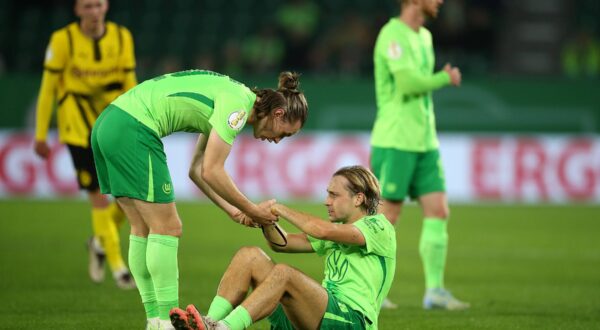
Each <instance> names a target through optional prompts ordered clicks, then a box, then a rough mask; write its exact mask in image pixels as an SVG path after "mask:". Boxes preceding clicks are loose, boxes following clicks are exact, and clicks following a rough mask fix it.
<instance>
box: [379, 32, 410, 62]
mask: <svg viewBox="0 0 600 330" xmlns="http://www.w3.org/2000/svg"><path fill="white" fill-rule="evenodd" d="M388 31H389V30H388ZM388 31H385V32H384V33H383V34H382V36H381V40H380V43H379V49H378V50H377V51H378V52H379V56H381V57H382V58H384V59H385V62H386V64H387V66H388V68H389V70H390V72H395V71H399V70H402V69H406V68H411V67H412V65H413V62H412V60H411V58H410V57H411V56H412V54H410V47H409V44H408V42H407V40H406V39H405V38H402V36H401V35H395V34H392V33H390V32H388Z"/></svg>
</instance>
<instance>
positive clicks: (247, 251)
mask: <svg viewBox="0 0 600 330" xmlns="http://www.w3.org/2000/svg"><path fill="white" fill-rule="evenodd" d="M234 259H236V260H237V261H238V262H240V261H241V262H245V263H256V261H258V260H266V261H270V260H271V258H269V256H267V254H266V253H265V251H263V250H262V249H261V248H259V247H258V246H244V247H242V248H240V249H239V250H238V251H237V253H236V254H235V256H234Z"/></svg>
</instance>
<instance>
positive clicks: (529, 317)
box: [0, 201, 600, 330]
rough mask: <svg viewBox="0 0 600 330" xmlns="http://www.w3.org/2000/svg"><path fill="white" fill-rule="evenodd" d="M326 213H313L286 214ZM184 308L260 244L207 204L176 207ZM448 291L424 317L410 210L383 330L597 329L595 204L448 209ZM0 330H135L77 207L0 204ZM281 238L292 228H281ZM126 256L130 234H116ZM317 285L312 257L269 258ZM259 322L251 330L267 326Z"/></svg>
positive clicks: (133, 302) (128, 303) (400, 229)
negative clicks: (447, 304) (94, 265)
mask: <svg viewBox="0 0 600 330" xmlns="http://www.w3.org/2000/svg"><path fill="white" fill-rule="evenodd" d="M292 206H295V207H298V208H300V209H302V210H304V211H306V212H309V213H313V214H315V215H319V216H324V215H325V212H324V207H322V206H319V205H308V204H302V205H292ZM178 209H179V213H180V216H181V218H182V219H183V222H184V235H183V237H182V240H181V241H180V249H179V268H180V303H181V305H182V306H185V305H186V304H188V303H195V304H196V305H197V306H198V307H199V308H200V309H201V311H206V309H207V308H208V305H209V303H210V301H211V300H212V297H213V296H214V294H215V292H216V288H217V285H218V283H219V280H220V276H221V274H222V272H223V271H224V270H225V268H226V266H227V264H228V263H229V260H230V258H231V257H232V256H233V254H234V253H235V251H236V250H237V249H238V248H239V247H241V246H244V245H258V246H260V247H262V248H263V249H265V250H267V251H268V247H267V245H266V244H265V243H264V241H263V239H262V235H261V234H260V231H259V230H257V229H249V228H244V227H242V226H239V225H236V224H234V223H233V222H231V221H229V220H228V219H227V218H226V217H225V215H224V214H223V213H222V212H221V211H220V210H218V209H217V207H216V206H213V205H210V204H185V203H180V204H179V205H178ZM452 212H453V213H452V219H451V222H450V227H449V232H450V245H449V246H450V249H449V255H448V265H447V272H446V286H447V287H448V288H449V289H451V290H452V292H453V293H454V294H455V295H456V296H457V297H459V298H461V299H464V300H466V301H469V302H471V305H472V308H471V309H470V310H468V311H465V312H439V311H423V310H422V309H421V305H420V303H421V298H422V294H423V274H422V268H421V263H420V259H419V256H418V251H417V244H418V237H419V233H420V225H421V220H420V218H421V216H420V211H419V210H418V209H417V208H416V207H407V208H406V210H405V213H404V215H403V218H402V219H401V221H400V223H399V224H398V225H397V227H396V229H397V239H398V269H397V271H396V277H395V282H394V285H393V287H392V290H391V292H390V298H391V299H392V300H393V301H395V302H396V303H398V304H399V308H398V309H396V310H391V311H390V310H384V311H382V312H381V315H380V321H379V324H380V329H383V330H386V329H389V330H392V329H593V328H600V206H583V205H581V206H454V207H453V208H452ZM0 226H1V227H0V228H2V233H3V235H2V239H0V301H1V302H2V303H1V306H2V308H0V320H2V321H0V329H38V328H41V329H143V327H144V317H145V316H144V312H143V309H142V305H141V303H140V301H139V297H138V294H137V292H136V291H121V290H119V289H117V288H116V286H115V284H114V282H113V281H112V278H111V277H110V274H109V273H107V278H106V281H105V282H104V283H102V284H94V283H92V282H91V281H90V280H89V278H88V276H87V254H86V250H85V241H86V239H87V238H88V236H89V235H90V233H91V224H90V215H89V211H88V206H87V204H86V203H85V202H82V201H58V202H41V201H39V202H35V201H0ZM284 227H285V228H286V229H287V230H288V231H294V229H293V228H292V227H290V226H289V225H288V224H286V223H284ZM121 233H122V235H121V238H122V245H123V251H124V253H125V254H126V251H127V249H126V246H127V243H128V238H127V237H128V236H127V228H125V227H123V228H121ZM268 253H269V255H271V256H272V257H273V258H274V259H275V260H276V261H278V262H286V263H290V264H292V265H294V266H295V267H298V268H300V269H302V270H304V271H305V272H306V273H307V274H308V275H310V276H312V277H313V278H315V279H317V280H318V281H319V282H320V280H321V279H322V259H320V258H319V257H317V256H316V255H311V254H306V255H283V254H276V253H274V252H270V251H268ZM268 328H269V325H268V323H267V322H265V321H263V322H259V323H257V324H255V325H253V327H252V329H268Z"/></svg>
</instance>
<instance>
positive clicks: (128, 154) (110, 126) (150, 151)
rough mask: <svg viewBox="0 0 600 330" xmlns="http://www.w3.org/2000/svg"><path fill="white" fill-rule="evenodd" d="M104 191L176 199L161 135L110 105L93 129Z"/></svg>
mask: <svg viewBox="0 0 600 330" xmlns="http://www.w3.org/2000/svg"><path fill="white" fill-rule="evenodd" d="M91 142H92V150H93V152H94V163H95V164H96V171H97V172H98V182H99V184H100V191H101V192H102V193H103V194H112V195H113V196H115V197H131V198H135V199H139V200H143V201H147V202H151V203H170V202H173V201H174V200H175V192H174V191H173V184H172V182H171V175H170V174H169V169H168V167H167V156H166V155H165V151H164V147H163V144H162V141H161V140H160V137H159V136H158V135H157V134H156V133H155V132H154V131H153V130H151V129H150V128H148V127H147V126H145V125H144V124H142V123H140V122H139V121H138V120H137V119H135V118H133V117H132V116H131V115H129V114H128V113H126V112H125V111H123V110H121V109H120V108H118V107H116V106H114V105H109V106H108V107H107V108H106V109H105V110H104V111H103V112H102V113H101V114H100V117H98V120H96V123H95V124H94V128H93V129H92V137H91Z"/></svg>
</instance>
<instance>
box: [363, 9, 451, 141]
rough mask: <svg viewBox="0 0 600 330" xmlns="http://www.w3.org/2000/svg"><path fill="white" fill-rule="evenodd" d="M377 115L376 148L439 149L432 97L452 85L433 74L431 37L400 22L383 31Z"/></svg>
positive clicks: (379, 39) (377, 46)
mask: <svg viewBox="0 0 600 330" xmlns="http://www.w3.org/2000/svg"><path fill="white" fill-rule="evenodd" d="M373 61H374V65H375V72H374V73H375V96H376V99H377V116H376V118H375V124H374V126H373V133H372V136H371V145H372V146H375V147H381V148H396V149H401V150H408V151H417V152H421V151H427V150H432V149H437V148H438V146H439V142H438V139H437V134H436V131H435V115H434V112H433V102H432V98H431V92H432V91H433V90H435V89H438V88H440V87H442V86H445V85H447V84H449V83H450V76H449V75H448V74H447V73H446V72H445V71H440V72H438V73H435V74H434V73H433V69H434V65H435V58H434V53H433V44H432V39H431V33H430V32H429V30H427V29H426V28H424V27H421V28H420V29H419V32H415V31H414V30H412V29H411V28H410V27H409V26H407V25H406V24H405V23H404V22H402V21H401V20H400V19H399V18H397V17H396V18H392V19H390V21H389V22H388V23H387V24H385V25H384V26H383V28H381V31H380V32H379V36H378V37H377V41H376V43H375V51H374V54H373Z"/></svg>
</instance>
